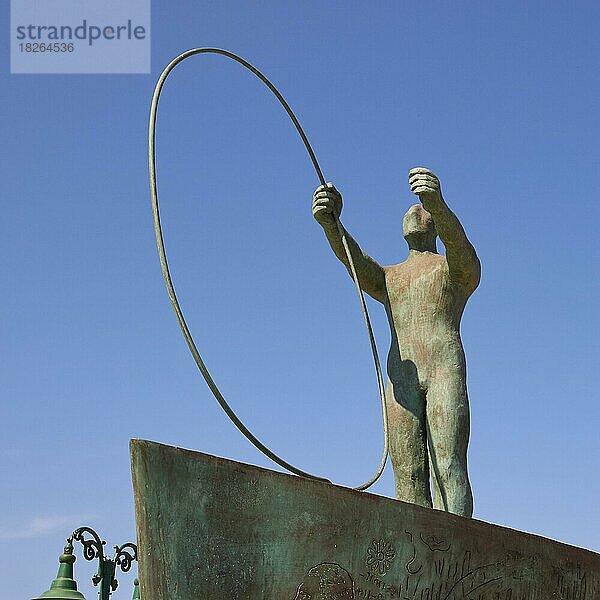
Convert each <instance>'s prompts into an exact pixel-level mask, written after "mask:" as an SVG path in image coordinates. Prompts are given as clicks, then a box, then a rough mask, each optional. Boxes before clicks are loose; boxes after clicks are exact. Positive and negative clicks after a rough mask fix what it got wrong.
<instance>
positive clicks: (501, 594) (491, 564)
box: [131, 440, 600, 600]
mask: <svg viewBox="0 0 600 600" xmlns="http://www.w3.org/2000/svg"><path fill="white" fill-rule="evenodd" d="M131 455H132V470H133V482H134V492H135V507H136V521H137V534H138V556H139V573H140V581H141V584H142V589H141V596H142V597H143V598H145V599H146V600H207V599H210V600H262V599H265V600H266V599H269V600H275V599H277V600H358V599H379V600H387V599H400V600H597V599H598V598H600V555H598V554H595V553H593V552H589V551H587V550H582V549H579V548H574V547H572V546H567V545H565V544H560V543H558V542H553V541H551V540H547V539H544V538H541V537H537V536H534V535H529V534H525V533H520V532H517V531H513V530H510V529H505V528H502V527H498V526H494V525H489V524H487V523H483V522H480V521H476V520H473V519H467V518H463V517H459V516H456V515H453V514H449V513H446V512H442V511H436V510H431V509H427V508H422V507H420V506H417V505H415V504H409V503H404V502H400V501H397V500H391V499H388V498H382V497H379V496H374V495H371V494H367V493H361V492H356V491H353V490H348V489H346V488H342V487H339V486H334V485H330V484H327V483H322V482H316V481H310V480H308V479H301V478H298V477H293V476H289V475H284V474H281V473H275V472H272V471H268V470H265V469H260V468H257V467H251V466H248V465H244V464H240V463H236V462H233V461H228V460H224V459H220V458H216V457H213V456H210V455H206V454H201V453H197V452H191V451H188V450H182V449H178V448H173V447H170V446H164V445H161V444H156V443H153V442H147V441H142V440H134V441H132V444H131Z"/></svg>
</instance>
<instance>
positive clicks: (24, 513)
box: [0, 0, 600, 600]
mask: <svg viewBox="0 0 600 600" xmlns="http://www.w3.org/2000/svg"><path fill="white" fill-rule="evenodd" d="M7 4H8V3H5V7H4V10H3V12H2V22H1V23H0V26H1V27H3V28H4V31H8V26H9V13H8V6H7ZM599 19H600V8H599V7H598V4H597V3H595V2H586V1H584V2H578V3H567V2H556V1H552V2H541V1H531V0H528V1H527V2H522V1H516V0H503V1H502V2H500V1H489V2H471V1H463V2H431V1H421V2H403V1H399V2H391V1H389V2H368V3H367V2H315V1H312V0H306V1H303V2H275V1H267V2H242V1H227V0H220V1H218V2H217V1H206V0H205V1H202V2H194V1H191V0H188V1H180V2H166V1H164V0H161V1H156V0H155V1H154V2H153V5H152V65H153V68H152V74H151V75H114V76H111V75H104V76H99V75H87V76H86V75H10V74H9V70H10V67H9V65H10V62H9V56H8V43H5V44H3V46H2V53H3V57H2V58H3V60H2V65H3V68H2V69H0V89H1V90H2V93H1V94H0V103H1V104H0V110H1V115H2V118H1V119H0V135H1V138H2V140H3V145H2V160H1V161H0V174H1V180H2V198H3V202H2V206H3V217H2V223H3V232H2V236H1V237H0V245H1V248H0V256H1V260H2V272H3V283H4V285H3V288H2V296H1V298H2V300H1V302H2V314H3V318H2V320H1V333H0V339H1V340H2V341H1V344H2V346H1V349H2V357H1V360H0V378H1V382H2V384H1V389H2V392H1V393H2V403H1V413H0V423H1V425H2V431H3V436H2V444H1V448H0V468H1V473H2V484H1V486H2V487H1V490H2V492H1V494H0V565H2V567H1V568H0V571H1V573H0V574H1V575H2V576H3V577H2V587H3V590H4V593H5V594H6V597H7V598H8V597H13V598H21V597H23V598H31V597H33V596H35V595H37V594H39V593H40V592H42V591H43V590H45V589H47V588H48V586H49V584H50V582H51V580H52V578H53V577H55V575H56V568H57V566H58V563H57V558H58V555H59V554H60V552H61V550H62V546H63V544H64V538H65V537H66V536H67V535H68V534H69V533H70V532H71V531H72V530H73V529H74V528H75V527H77V526H79V525H81V524H89V525H91V526H93V527H95V528H96V529H97V530H98V531H99V532H100V533H101V534H102V535H103V537H104V539H106V540H107V542H108V545H109V546H112V545H114V544H118V543H122V542H124V541H128V540H133V539H134V537H135V523H134V512H133V495H132V489H131V477H130V467H129V454H128V441H129V439H130V438H134V437H136V438H145V439H150V440H156V441H160V442H164V443H169V444H173V445H178V446H183V447H187V448H192V449H196V450H201V451H203V452H208V453H212V454H216V455H219V456H224V457H227V458H232V459H235V460H240V461H244V462H249V463H252V464H257V465H261V466H265V467H269V468H273V465H272V463H271V462H270V461H269V460H268V459H266V458H265V457H263V456H262V455H260V454H259V453H258V451H256V450H255V449H254V448H253V447H252V446H250V444H249V443H247V442H246V441H245V440H244V439H243V438H242V437H241V435H240V434H239V433H238V432H237V430H235V429H234V427H233V426H232V425H231V424H230V423H229V422H228V421H227V419H226V417H225V415H224V414H223V413H222V411H221V410H220V408H219V407H218V406H217V405H216V403H215V401H214V400H213V399H212V396H211V394H210V392H209V391H208V389H207V387H206V385H205V384H204V382H203V380H202V379H201V377H200V374H199V373H198V371H197V369H196V366H195V364H194V362H193V360H192V358H191V356H190V355H189V352H188V349H187V347H186V345H185V343H184V341H183V338H182V336H181V334H180V332H179V330H178V327H177V324H176V321H175V318H174V315H173V314H172V311H171V307H170V304H169V301H168V298H167V295H166V292H165V290H164V286H163V282H162V278H161V275H160V270H159V264H158V258H157V253H156V248H155V242H154V233H153V229H152V220H151V212H150V202H149V193H148V182H147V158H146V143H147V142H146V136H147V120H148V109H149V103H150V98H151V94H152V90H153V87H154V84H155V82H156V79H157V77H158V75H159V73H160V71H161V70H162V68H163V67H164V66H165V65H166V64H167V63H168V62H169V60H170V59H171V58H173V57H174V56H175V55H176V54H178V53H180V52H182V51H183V50H186V49H188V48H191V47H195V46H219V47H223V48H226V49H229V50H231V51H234V52H236V53H238V54H240V55H242V56H243V57H245V58H246V59H248V60H250V61H251V62H252V63H254V64H255V65H256V66H257V67H258V68H260V69H261V70H263V71H264V72H265V73H266V74H267V75H268V76H269V77H270V78H271V79H272V81H273V82H274V83H275V85H277V86H278V87H279V89H280V90H281V92H282V93H283V95H284V96H285V97H286V99H287V100H288V102H289V103H290V105H291V106H292V108H293V109H294V110H295V111H296V112H297V115H298V118H299V119H300V122H301V123H302V125H303V127H304V128H305V130H306V132H307V134H308V136H309V138H310V140H311V142H312V143H313V146H314V149H315V152H316V154H317V157H318V159H319V161H320V163H321V166H322V168H323V170H324V172H325V176H326V177H327V179H328V180H331V181H334V182H335V184H336V185H337V186H338V188H339V189H340V190H341V191H342V193H343V195H344V203H345V206H344V212H343V215H342V220H343V222H344V224H345V225H346V227H347V228H348V230H349V231H350V232H351V233H352V234H353V235H354V237H355V238H356V239H357V240H358V241H359V243H360V244H361V245H362V247H363V248H364V249H365V250H366V251H367V252H368V253H369V254H371V255H372V256H373V257H374V258H376V259H377V260H378V261H379V262H381V263H382V264H393V263H396V262H400V261H401V260H404V258H405V257H406V244H405V242H404V240H403V238H402V232H401V222H402V215H403V214H404V211H405V210H406V208H408V206H410V204H412V203H414V202H415V200H416V199H415V198H414V197H411V195H410V193H409V189H408V184H407V172H408V170H409V169H410V168H411V167H413V166H417V165H423V166H428V167H430V168H432V169H433V170H434V171H435V172H436V173H437V174H438V175H439V177H440V179H441V182H442V187H443V192H444V196H445V198H446V201H447V202H448V204H449V205H450V206H451V207H452V208H453V209H454V211H455V212H456V213H457V215H458V216H459V217H460V219H461V221H462V223H463V225H464V227H465V229H466V231H467V233H468V235H469V237H470V239H471V240H472V242H473V244H474V245H475V247H476V249H477V251H478V254H479V256H480V258H481V262H482V265H483V275H482V281H481V285H480V287H479V289H478V290H477V292H476V293H475V295H474V296H473V297H472V298H471V300H470V301H469V304H468V305H467V309H466V311H465V316H464V319H463V328H462V333H463V342H464V345H465V349H466V354H467V361H468V377H469V395H470V400H471V413H472V435H471V444H470V449H469V465H470V474H471V480H472V485H473V490H474V495H475V517H476V518H479V519H483V520H486V521H490V522H493V523H498V524H501V525H505V526H509V527H512V528H515V529H520V530H525V531H530V532H534V533H538V534H541V535H544V536H547V537H551V538H554V539H558V540H560V541H564V542H567V543H571V544H575V545H579V546H583V547H586V548H590V549H592V550H596V551H598V550H600V517H599V513H598V509H597V498H598V496H599V495H600V483H599V478H598V477H597V469H598V464H599V462H600V443H599V438H598V430H599V425H600V408H599V403H598V390H597V388H598V386H597V377H598V359H599V358H600V350H599V348H598V330H599V327H598V326H599V324H600V319H599V317H598V307H599V306H600V285H599V266H598V265H599V258H600V252H599V245H598V242H597V240H596V236H597V233H598V223H599V222H600V208H599V205H598V202H599V199H600V193H599V191H600V190H599V181H600V177H599V157H600V152H599V150H600V148H599V143H598V139H599V135H600V128H599V116H600V115H599V112H600V104H599V103H600V100H599V98H600V70H599V68H598V57H599V56H600V39H599V37H598V31H597V23H598V22H599ZM7 37H8V36H5V39H7ZM158 177H159V190H160V194H161V203H162V204H161V206H162V216H163V222H164V230H165V239H166V243H167V251H168V253H169V258H170V263H171V267H172V271H173V277H174V281H175V285H176V289H177V291H178V294H179V296H180V301H181V303H182V306H183V309H184V312H185V313H186V316H187V317H188V320H189V324H190V327H191V329H192V331H193V333H194V335H195V337H196V342H197V344H198V346H199V347H200V350H201V352H203V353H204V356H205V359H206V362H207V364H208V366H209V368H210V369H211V370H212V371H213V374H214V377H215V379H216V380H217V382H218V383H219V384H220V385H221V387H222V389H223V392H224V394H225V396H226V397H227V398H228V399H229V400H230V402H231V404H232V405H233V406H234V408H235V409H236V410H237V411H238V413H239V415H240V416H241V417H242V418H243V420H244V421H245V422H246V424H247V425H248V426H249V427H250V428H251V429H252V430H253V431H254V432H255V433H256V434H257V435H259V436H260V437H261V438H262V439H263V441H265V442H266V443H267V444H268V445H269V446H270V447H271V448H273V449H274V450H275V451H277V452H279V453H280V454H281V455H282V456H284V457H285V458H286V459H287V460H289V461H290V462H292V463H294V464H296V465H297V466H299V467H300V468H303V469H306V470H309V471H312V472H315V473H318V474H322V475H324V476H327V477H329V478H331V479H333V480H334V481H335V482H336V483H340V484H342V485H348V486H352V485H357V484H359V483H362V481H363V480H365V479H367V478H368V477H369V476H370V475H371V473H372V471H373V470H374V468H375V466H376V464H377V462H378V460H379V453H380V449H381V438H382V436H381V423H380V408H379V406H378V397H377V387H376V383H375V377H374V373H373V368H372V364H371V358H370V351H369V346H368V341H367V338H366V335H365V332H364V330H363V329H364V327H363V325H362V323H361V316H360V311H359V307H358V302H357V299H356V298H355V291H354V289H353V285H352V282H351V281H350V280H349V279H348V277H347V275H346V273H345V270H344V268H343V267H342V266H341V264H339V262H338V261H337V260H336V259H335V258H334V257H333V255H332V253H331V251H330V249H329V247H328V245H327V243H326V241H325V238H324V236H323V234H322V231H321V229H320V227H319V226H318V225H317V224H316V223H315V222H314V220H313V218H312V216H311V212H310V204H311V198H312V193H313V190H314V188H315V187H316V186H317V184H318V181H317V178H316V175H315V174H314V171H313V170H312V167H311V164H310V162H309V160H308V157H307V155H306V153H305V151H304V149H303V147H302V145H301V142H300V140H299V138H298V136H297V134H296V133H295V131H294V129H293V127H292V125H291V123H290V122H289V120H288V118H287V116H286V115H285V114H284V112H283V111H282V109H281V108H280V107H279V105H278V104H277V102H276V100H275V99H274V98H273V97H272V96H271V94H270V92H269V91H268V90H267V89H266V88H264V87H263V86H262V84H260V82H259V81H258V80H256V79H255V78H254V77H253V76H252V75H251V74H250V73H248V72H246V71H245V70H243V69H242V68H241V67H240V66H239V65H237V64H235V63H233V62H231V61H228V60H227V59H225V58H223V57H220V56H200V57H195V58H194V59H190V60H188V61H186V62H185V63H184V64H183V65H181V66H180V67H178V68H177V69H176V71H175V72H174V73H173V76H172V77H171V78H170V80H169V81H168V82H167V84H166V86H165V89H164V94H163V98H162V101H161V106H160V111H159V123H158ZM370 307H371V311H372V315H373V319H374V324H375V328H376V333H377V337H378V341H379V348H380V353H381V354H382V356H384V357H385V354H386V353H387V347H388V345H389V333H388V331H387V325H386V322H385V319H384V315H383V311H382V310H381V307H380V306H378V305H377V304H375V303H370ZM373 491H374V492H375V493H378V494H384V495H389V496H391V495H393V477H392V472H391V467H388V469H387V470H386V473H385V475H384V477H383V478H382V480H381V481H380V482H379V483H378V484H377V485H376V486H375V487H374V488H373ZM76 552H77V555H78V557H79V560H78V562H77V564H76V566H75V567H76V576H77V579H78V582H79V586H80V590H82V591H83V592H84V593H85V594H86V595H87V597H88V599H91V598H94V597H95V593H96V592H95V590H93V588H92V586H91V583H90V581H89V577H90V576H91V574H92V571H93V569H94V566H95V565H94V566H92V565H91V564H89V563H85V561H84V560H83V559H82V557H81V551H80V548H77V549H76ZM119 579H120V582H121V585H120V587H119V589H118V590H117V592H115V594H114V598H115V599H116V600H119V599H124V598H130V597H131V589H132V577H131V576H127V575H121V576H120V577H119Z"/></svg>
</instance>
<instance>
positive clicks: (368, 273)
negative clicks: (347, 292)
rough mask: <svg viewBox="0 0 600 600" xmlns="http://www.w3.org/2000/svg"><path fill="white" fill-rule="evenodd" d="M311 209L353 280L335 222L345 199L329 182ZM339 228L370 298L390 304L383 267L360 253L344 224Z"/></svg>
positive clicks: (361, 284)
mask: <svg viewBox="0 0 600 600" xmlns="http://www.w3.org/2000/svg"><path fill="white" fill-rule="evenodd" d="M312 210H313V215H314V217H315V219H316V220H317V222H318V223H319V225H321V227H322V228H323V231H324V232H325V236H326V237H327V241H328V242H329V245H330V246H331V249H332V250H333V252H334V254H335V255H336V256H337V257H338V259H339V260H340V261H341V262H342V263H343V265H344V266H345V267H346V269H347V271H348V273H349V275H350V277H352V270H351V268H350V264H349V263H348V257H347V256H346V251H345V250H344V246H343V243H342V236H341V235H340V230H339V229H338V226H337V223H336V220H339V216H340V214H341V211H342V196H341V194H340V193H339V192H338V191H337V190H336V189H335V187H334V186H333V184H331V183H328V184H327V187H324V186H320V187H318V188H317V190H316V191H315V194H314V196H313V207H312ZM340 229H341V231H342V233H344V234H345V237H346V241H347V242H348V249H349V250H350V255H351V256H352V261H353V262H354V267H355V268H356V274H357V276H358V281H359V283H360V287H361V288H362V289H363V290H364V291H365V292H366V293H367V294H369V296H371V297H372V298H374V299H375V300H378V301H379V302H381V303H382V304H385V303H386V302H387V292H386V286H385V273H384V270H383V267H382V266H381V265H380V264H379V263H378V262H377V261H376V260H374V259H372V258H371V257H370V256H369V255H368V254H366V253H365V252H363V251H362V250H361V248H360V246H359V245H358V244H357V242H356V241H355V240H354V238H353V237H352V236H351V235H350V234H349V233H348V232H347V231H346V229H345V228H344V226H343V225H342V224H341V223H340Z"/></svg>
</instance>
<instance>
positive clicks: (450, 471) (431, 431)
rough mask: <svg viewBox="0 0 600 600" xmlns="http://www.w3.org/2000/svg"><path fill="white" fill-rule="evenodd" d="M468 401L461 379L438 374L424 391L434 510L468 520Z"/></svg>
mask: <svg viewBox="0 0 600 600" xmlns="http://www.w3.org/2000/svg"><path fill="white" fill-rule="evenodd" d="M469 428H470V425H469V400H468V397H467V388H466V384H465V378H464V376H462V375H461V374H460V373H456V372H449V373H448V372H446V373H440V372H438V373H437V374H436V376H435V377H434V378H433V379H432V381H431V382H430V384H429V388H428V390H427V430H428V440H429V461H430V468H431V475H432V479H433V482H434V503H433V505H434V508H439V509H440V510H447V511H449V512H452V513H455V514H457V515H463V516H465V517H471V516H472V514H473V494H472V492H471V484H470V483H469V475H468V473H467V446H468V444H469Z"/></svg>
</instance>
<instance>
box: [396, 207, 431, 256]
mask: <svg viewBox="0 0 600 600" xmlns="http://www.w3.org/2000/svg"><path fill="white" fill-rule="evenodd" d="M402 230H403V232H404V239H405V240H406V241H407V242H408V246H409V247H410V248H415V249H417V250H422V249H431V248H433V249H435V238H436V237H437V231H436V230H435V224H434V222H433V218H432V217H431V215H430V214H429V213H428V212H427V211H426V210H425V209H424V208H423V207H422V206H421V205H420V204H413V205H412V206H411V207H410V208H409V209H408V210H407V211H406V214H405V215H404V219H403V221H402Z"/></svg>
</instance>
